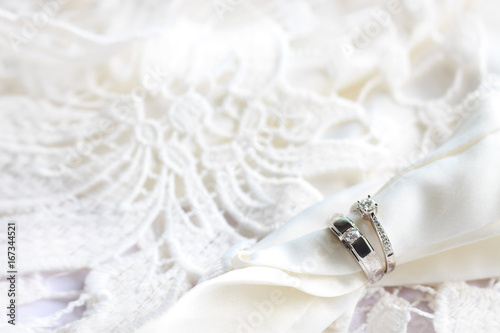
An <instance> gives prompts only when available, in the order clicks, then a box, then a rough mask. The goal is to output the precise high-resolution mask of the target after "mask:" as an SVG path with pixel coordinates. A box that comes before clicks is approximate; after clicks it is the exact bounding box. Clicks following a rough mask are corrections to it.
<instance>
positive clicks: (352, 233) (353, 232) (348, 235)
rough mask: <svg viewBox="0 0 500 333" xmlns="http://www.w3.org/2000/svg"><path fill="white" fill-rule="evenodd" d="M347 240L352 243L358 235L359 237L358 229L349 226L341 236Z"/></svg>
mask: <svg viewBox="0 0 500 333" xmlns="http://www.w3.org/2000/svg"><path fill="white" fill-rule="evenodd" d="M342 237H343V238H344V239H345V240H346V241H347V242H349V243H352V242H354V241H355V240H356V239H358V238H359V237H361V234H360V233H359V230H358V229H357V228H354V227H353V228H350V229H349V230H347V231H346V232H345V233H344V235H343V236H342Z"/></svg>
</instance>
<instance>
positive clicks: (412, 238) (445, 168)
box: [139, 95, 500, 332]
mask: <svg viewBox="0 0 500 333" xmlns="http://www.w3.org/2000/svg"><path fill="white" fill-rule="evenodd" d="M499 113H500V99H499V97H498V95H493V97H492V98H491V100H489V101H487V102H485V103H483V104H481V105H480V106H479V107H478V108H477V110H475V114H474V116H472V117H471V118H470V120H469V121H468V122H467V123H465V124H464V126H463V127H462V128H461V129H460V130H459V131H457V134H456V135H455V136H454V137H453V138H452V139H451V140H449V141H448V142H447V143H446V144H444V145H443V146H441V147H440V148H439V149H437V150H436V151H434V152H433V153H432V154H430V155H428V156H427V157H426V158H425V159H423V160H420V161H418V162H417V163H414V164H413V165H412V166H410V167H409V168H408V169H407V170H406V171H404V172H402V173H401V174H400V175H399V176H398V177H396V178H395V179H393V180H392V181H389V182H388V183H387V184H385V185H383V186H382V187H381V189H379V190H378V191H376V190H377V188H379V187H380V184H367V185H359V186H357V187H354V188H351V189H348V190H345V191H342V192H340V193H338V195H335V196H333V197H330V198H328V199H326V200H324V201H322V202H320V203H318V204H316V205H314V206H312V207H311V208H309V209H307V210H305V211H304V212H302V213H301V214H299V215H297V216H296V217H295V218H293V219H292V220H290V221H289V222H288V223H287V224H285V225H284V226H283V227H282V228H280V229H279V230H277V231H275V232H274V233H272V234H271V235H269V236H268V237H266V238H265V239H263V240H262V241H260V242H259V243H257V244H256V245H255V246H253V247H252V248H250V249H249V250H248V251H242V252H239V253H237V255H236V256H234V258H233V261H232V262H233V266H234V267H235V268H236V269H235V270H234V271H231V272H229V273H227V274H225V275H223V276H220V277H218V278H215V279H213V280H210V281H207V282H204V283H202V284H200V285H198V286H197V287H195V288H194V289H193V290H191V291H190V292H188V293H187V294H186V295H185V296H184V297H183V298H181V300H180V301H179V302H178V303H177V304H176V305H175V306H174V307H172V308H171V309H170V310H169V311H168V312H167V313H165V314H164V315H163V316H162V317H160V318H159V319H157V320H156V321H152V322H150V323H149V324H147V325H146V326H144V327H143V328H142V329H141V330H139V332H321V331H323V330H324V329H325V328H327V327H328V326H330V325H331V323H332V322H334V321H336V325H333V327H334V328H337V329H338V331H344V330H345V329H346V327H347V326H346V325H348V323H349V320H350V317H351V314H352V311H353V308H354V307H355V305H356V303H357V301H358V300H359V297H360V295H361V294H362V291H363V288H364V287H365V286H366V285H367V279H366V277H365V276H364V274H363V272H362V271H361V269H360V267H359V266H358V265H357V263H356V262H355V261H354V259H353V258H352V257H351V255H350V254H349V253H348V252H347V251H346V249H345V248H344V247H343V245H342V244H340V242H339V241H338V239H336V238H335V236H334V235H333V234H332V233H331V232H330V231H329V230H328V229H327V228H326V221H327V219H328V217H329V216H330V215H331V214H332V213H334V212H349V211H351V209H352V208H351V206H352V204H353V202H354V201H355V200H358V199H361V198H363V197H364V196H365V195H366V194H370V193H371V194H372V195H373V196H374V198H375V200H376V201H377V202H378V203H379V214H378V215H379V217H380V220H381V221H382V223H383V225H384V227H385V230H386V232H387V234H388V235H389V237H390V239H391V241H392V244H393V246H394V250H395V254H396V259H397V266H396V269H395V271H394V272H393V273H391V274H389V275H387V276H385V277H384V278H383V279H382V280H381V281H380V282H379V284H380V285H385V286H390V285H405V284H415V283H419V284H422V283H425V284H432V283H437V282H442V281H452V280H470V279H482V278H488V277H494V276H499V275H500V251H499V249H500V245H499V244H500V155H499V154H500V115H499ZM350 216H351V217H352V218H353V219H354V221H355V223H357V224H358V226H359V227H360V228H361V229H362V231H363V232H364V233H365V234H366V235H367V236H368V237H369V238H370V239H371V240H372V244H373V245H375V244H377V241H376V238H375V237H374V234H373V233H371V230H370V228H369V227H367V224H366V222H362V220H361V219H360V218H359V217H358V216H357V214H356V213H353V212H352V211H351V213H350ZM378 250H379V249H378ZM331 327H332V326H330V329H331Z"/></svg>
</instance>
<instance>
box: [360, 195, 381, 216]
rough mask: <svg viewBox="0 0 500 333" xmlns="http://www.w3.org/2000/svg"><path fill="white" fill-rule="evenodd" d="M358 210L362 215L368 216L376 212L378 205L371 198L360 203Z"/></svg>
mask: <svg viewBox="0 0 500 333" xmlns="http://www.w3.org/2000/svg"><path fill="white" fill-rule="evenodd" d="M358 208H359V211H360V212H361V214H362V215H368V214H370V213H372V212H376V210H377V203H376V202H375V200H373V199H372V198H371V197H370V196H368V197H367V198H365V199H363V200H361V201H358Z"/></svg>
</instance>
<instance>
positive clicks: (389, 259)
mask: <svg viewBox="0 0 500 333" xmlns="http://www.w3.org/2000/svg"><path fill="white" fill-rule="evenodd" d="M377 210H378V203H376V202H375V200H373V199H372V198H371V197H370V196H368V197H367V198H365V199H363V200H361V201H358V211H359V213H360V214H361V216H362V217H363V219H365V220H369V221H370V222H371V225H372V227H373V229H374V230H375V232H376V233H377V236H378V240H379V241H380V245H382V250H383V251H384V257H385V269H384V272H385V273H390V272H392V271H393V270H394V268H395V267H396V257H395V256H394V250H393V249H392V244H391V241H390V240H389V237H388V236H387V234H386V232H385V230H384V227H382V224H381V223H380V221H379V220H378V218H377V215H375V213H376V212H377Z"/></svg>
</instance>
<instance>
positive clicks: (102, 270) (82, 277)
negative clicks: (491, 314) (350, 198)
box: [0, 0, 499, 332]
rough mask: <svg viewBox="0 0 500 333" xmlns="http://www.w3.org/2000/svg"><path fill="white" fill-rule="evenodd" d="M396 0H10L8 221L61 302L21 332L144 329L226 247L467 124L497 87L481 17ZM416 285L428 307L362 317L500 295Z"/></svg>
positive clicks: (452, 316) (384, 304)
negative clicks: (394, 2) (255, 0)
mask: <svg viewBox="0 0 500 333" xmlns="http://www.w3.org/2000/svg"><path fill="white" fill-rule="evenodd" d="M390 3H391V2H388V3H386V2H382V1H368V2H363V5H362V7H361V4H359V5H358V4H348V3H347V2H345V3H344V2H338V3H329V2H326V1H305V0H304V1H299V0H297V1H292V2H290V3H288V2H287V3H286V4H285V2H283V1H270V2H266V3H255V4H252V3H250V2H231V1H227V2H224V0H214V1H212V2H201V1H199V2H196V1H195V2H189V4H188V3H181V2H179V1H167V2H165V1H152V2H150V4H149V5H146V4H144V3H141V2H140V1H130V2H127V4H124V3H118V2H117V1H107V2H106V3H103V2H96V1H91V2H88V1H73V2H67V1H62V0H52V1H46V2H43V3H40V4H39V3H37V2H35V1H24V2H23V3H22V4H21V3H19V4H18V3H16V4H15V5H14V4H13V3H5V4H2V5H3V8H2V9H0V23H1V25H0V29H1V30H2V31H3V32H5V33H6V36H8V37H7V38H6V39H4V40H2V43H3V48H4V49H5V50H6V51H5V52H4V53H2V55H0V75H1V77H2V83H0V89H1V96H0V100H1V105H2V116H1V122H0V170H1V172H0V184H2V185H1V188H2V189H1V196H0V217H1V219H2V220H4V221H8V220H16V221H17V223H18V225H19V228H20V236H19V237H20V240H19V242H20V244H21V245H20V247H19V251H20V255H19V258H20V259H19V272H20V281H19V290H20V291H21V294H20V296H19V302H20V304H21V306H23V307H25V308H26V309H29V308H30V306H32V305H33V304H46V303H43V302H47V301H50V300H55V301H56V302H57V303H58V304H59V305H58V306H56V307H55V308H58V310H57V311H56V310H54V311H53V312H52V313H44V314H41V315H38V316H33V317H23V318H20V321H21V327H23V328H24V329H25V330H26V332H31V331H35V332H44V331H52V330H56V331H57V332H88V331H92V332H97V331H98V332H129V331H130V332H131V331H133V329H134V328H136V327H138V326H140V325H141V324H142V323H143V322H144V321H146V320H147V319H148V318H150V316H154V315H155V314H157V313H159V312H160V311H163V310H164V309H166V308H168V307H169V306H171V305H172V304H174V303H175V301H176V300H177V299H178V298H179V297H181V296H182V295H183V294H184V293H185V292H186V291H187V290H189V289H190V288H192V287H193V286H194V285H196V284H197V283H199V282H200V281H203V280H206V279H209V278H212V277H215V276H217V275H220V274H222V273H224V272H226V271H228V270H230V269H231V265H230V262H229V261H227V260H226V259H223V258H224V257H223V254H226V257H227V253H233V252H235V251H237V250H238V249H244V248H247V247H249V246H250V245H251V244H253V243H255V242H256V241H258V240H259V239H261V238H263V237H264V236H266V235H268V234H269V233H270V232H272V231H273V230H275V229H277V228H278V227H279V226H280V225H282V224H283V223H285V222H286V221H287V220H288V219H290V218H291V217H293V216H294V215H296V214H297V213H299V212H300V211H302V210H303V209H305V208H307V207H308V206H310V205H312V204H314V203H316V202H318V201H319V200H321V199H322V198H324V197H325V196H327V195H330V194H332V193H335V192H336V191H339V190H342V189H344V188H347V187H349V186H352V185H354V184H357V183H359V182H363V181H372V180H381V179H389V177H391V176H392V175H393V174H394V173H396V172H398V170H400V169H401V168H402V167H405V166H408V165H409V164H411V163H412V162H413V161H415V160H416V159H418V158H419V157H421V156H423V155H425V154H426V153H428V152H429V151H432V150H433V149H434V148H436V147H437V146H439V145H440V144H441V143H443V142H444V141H446V138H448V137H449V136H451V135H453V132H454V129H455V128H457V127H458V126H460V123H461V120H463V119H465V118H467V117H468V116H469V114H470V112H471V111H470V110H471V105H474V103H476V102H477V101H478V100H480V99H485V98H487V97H488V94H489V93H490V92H491V91H492V90H494V89H496V88H497V82H498V79H497V78H496V76H495V75H494V74H495V73H498V64H496V63H494V62H493V61H491V60H489V59H488V55H489V53H488V51H490V50H489V49H488V44H486V40H487V38H488V37H489V36H488V35H487V33H485V32H484V31H483V30H482V26H481V24H480V22H479V21H478V17H480V16H479V15H481V14H480V12H479V10H478V12H474V10H475V9H473V6H472V4H471V3H468V2H466V1H459V2H457V1H444V2H441V3H440V4H436V3H431V2H428V1H424V2H418V3H417V2H411V1H401V2H398V3H397V6H396V7H390V6H392V5H390ZM358 6H360V7H359V8H358ZM173 13H175V15H174V14H173ZM110 16H112V17H113V19H111V20H110V19H109V17H110ZM377 25H378V28H376V26H377ZM370 27H372V28H370ZM374 27H375V28H374ZM370 29H371V30H370ZM373 29H375V30H373ZM377 29H378V30H377ZM464 29H465V30H464ZM464 31H466V32H467V33H465V32H464ZM363 39H364V40H365V41H364V42H363ZM495 66H496V67H495ZM325 179H329V181H328V182H327V183H325V181H324V180H325ZM2 232H3V231H2ZM2 239H5V237H3V238H2ZM61 280H65V281H66V282H67V281H81V284H78V283H76V282H73V283H66V284H63V285H65V286H66V287H67V288H66V287H65V289H63V290H60V289H58V287H57V286H59V285H61V284H59V283H57V282H58V281H59V282H60V281H61ZM1 284H5V282H1V283H0V285H1ZM410 289H417V290H420V291H421V292H422V294H423V295H426V296H425V297H424V298H422V299H421V300H422V302H424V303H425V304H427V305H426V306H428V308H425V309H421V308H419V306H418V304H417V303H418V302H417V301H412V300H411V299H408V297H402V296H401V295H400V294H399V287H395V289H393V290H391V289H389V288H388V289H373V290H372V289H368V290H367V294H366V296H365V301H364V302H366V304H369V306H368V305H367V307H364V305H362V304H363V302H362V303H361V305H360V306H359V309H360V311H362V312H363V311H365V310H366V316H365V317H364V318H362V323H361V324H360V325H359V326H357V327H354V326H355V325H351V328H352V329H353V331H357V332H359V331H363V330H365V331H366V332H372V331H376V330H374V327H377V328H379V329H382V328H381V326H380V325H383V323H381V322H380V319H379V318H381V317H384V318H385V317H387V318H389V319H390V320H389V319H388V320H387V321H384V323H386V324H387V323H389V322H391V323H392V322H394V325H392V324H391V326H390V328H388V327H385V326H384V328H383V330H382V331H384V332H405V331H406V330H407V328H411V327H412V326H411V324H408V323H411V321H410V319H411V317H412V316H413V315H418V316H422V317H425V318H429V321H428V323H432V320H434V327H435V329H436V332H449V331H450V330H451V331H453V329H452V328H451V327H453V328H455V327H458V326H456V325H462V324H456V323H455V322H456V321H460V320H463V319H461V318H463V316H466V315H467V314H466V313H465V312H464V311H465V310H464V309H465V307H469V305H466V304H475V302H479V303H480V306H481V307H484V308H488V306H490V305H495V306H496V305H498V303H499V302H498V301H495V299H496V298H498V293H497V291H498V283H497V282H496V280H491V286H490V288H487V289H481V290H480V291H478V290H476V289H475V288H474V287H472V286H468V285H466V284H463V283H462V284H453V283H448V284H443V286H440V287H435V288H434V287H432V288H431V287H428V286H415V287H410ZM456 293H461V294H464V295H467V297H469V298H470V299H471V302H470V303H466V302H465V303H464V304H463V307H461V308H460V309H459V308H457V307H455V306H453V304H454V302H455V301H456V300H459V299H458V298H456V297H457V296H456V295H457V294H456ZM2 297H4V296H3V295H2ZM485 297H486V299H487V300H485V301H484V302H483V301H482V300H484V299H485ZM495 297H496V298H495ZM370 302H371V303H370ZM488 302H490V303H488ZM487 315H488V314H485V316H487ZM481 318H482V317H481ZM438 319H439V320H438ZM486 319H487V318H486V317H485V320H486ZM346 320H350V319H349V318H348V319H346ZM0 327H2V326H0ZM460 327H462V328H463V330H462V328H461V329H460V330H457V332H461V331H464V332H468V331H469V330H466V329H465V328H466V327H468V326H467V325H462V326H460ZM8 329H9V328H8V327H5V331H7V330H8ZM331 329H332V330H333V331H335V328H333V327H332V328H331ZM413 329H417V330H415V331H418V328H413ZM2 330H4V327H2ZM379 331H380V330H379ZM410 331H411V330H410Z"/></svg>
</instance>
